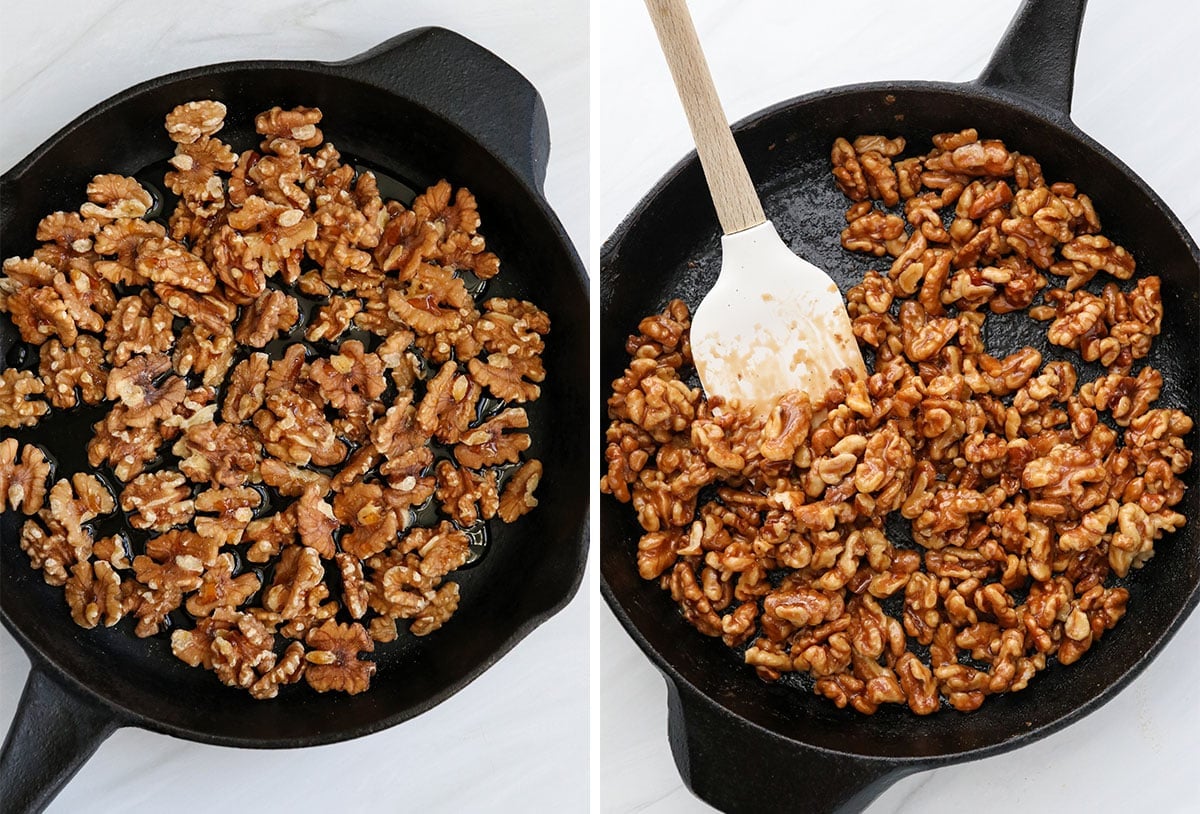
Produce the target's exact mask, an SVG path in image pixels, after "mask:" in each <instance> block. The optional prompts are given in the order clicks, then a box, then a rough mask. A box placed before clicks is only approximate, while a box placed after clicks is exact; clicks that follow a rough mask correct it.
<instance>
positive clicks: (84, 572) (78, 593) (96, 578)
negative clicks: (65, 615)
mask: <svg viewBox="0 0 1200 814" xmlns="http://www.w3.org/2000/svg"><path fill="white" fill-rule="evenodd" d="M64 591H65V593H66V596H67V604H68V605H69V606H70V607H71V618H72V619H74V620H75V624H77V625H79V626H80V627H84V628H89V629H90V628H94V627H95V626H96V625H97V624H98V623H99V622H101V621H103V622H104V626H105V627H112V626H113V625H115V624H116V623H117V622H119V621H121V617H122V616H123V615H124V611H123V609H122V605H121V578H120V577H119V576H117V574H116V572H115V571H113V569H112V566H111V565H109V564H108V563H107V562H95V563H92V562H86V561H84V562H80V563H76V564H75V565H74V566H72V567H71V578H70V579H68V580H67V582H66V585H65V586H64Z"/></svg>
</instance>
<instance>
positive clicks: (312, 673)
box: [304, 620, 375, 695]
mask: <svg viewBox="0 0 1200 814" xmlns="http://www.w3.org/2000/svg"><path fill="white" fill-rule="evenodd" d="M306 642H307V644H308V646H309V648H310V649H309V651H308V653H306V654H305V656H304V658H305V660H306V661H307V662H308V669H307V670H306V671H305V674H304V677H305V680H307V681H308V686H310V687H312V688H313V689H314V690H316V691H317V692H328V691H330V690H337V691H339V692H344V693H346V694H348V695H357V694H358V693H360V692H363V691H365V690H366V689H367V687H368V686H369V685H370V683H371V676H373V675H374V674H375V662H373V661H362V660H360V659H359V656H360V655H361V654H362V653H370V652H372V651H374V650H375V642H374V641H372V640H371V637H370V635H369V634H368V633H367V630H366V628H364V627H363V626H362V625H360V624H358V623H357V622H355V623H352V624H349V625H342V624H338V623H337V622H334V621H333V620H330V621H328V622H326V623H325V624H323V625H322V626H321V627H319V628H316V629H315V630H312V631H309V634H308V637H307V639H306Z"/></svg>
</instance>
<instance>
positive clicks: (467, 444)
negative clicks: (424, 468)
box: [454, 407, 530, 469]
mask: <svg viewBox="0 0 1200 814" xmlns="http://www.w3.org/2000/svg"><path fill="white" fill-rule="evenodd" d="M528 426H529V418H528V416H527V415H526V414H525V410H524V408H522V407H512V408H509V409H507V410H504V411H502V412H500V413H498V414H497V415H495V416H494V417H492V418H489V419H488V420H487V421H485V422H483V423H482V424H480V425H479V426H478V427H475V428H474V429H471V430H468V431H467V432H466V433H465V434H464V435H463V436H462V437H461V438H460V439H459V442H458V444H457V445H455V447H454V459H455V460H456V461H458V462H459V463H460V464H462V465H463V466H465V467H467V468H468V469H482V468H483V467H485V466H496V465H497V464H501V463H516V462H517V461H518V460H520V454H521V453H522V452H524V451H525V450H527V449H529V444H530V439H529V436H528V435H527V434H526V433H523V432H514V433H505V430H509V429H521V428H524V427H528Z"/></svg>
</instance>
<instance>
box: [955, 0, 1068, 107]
mask: <svg viewBox="0 0 1200 814" xmlns="http://www.w3.org/2000/svg"><path fill="white" fill-rule="evenodd" d="M1086 8H1087V0H1025V2H1024V3H1023V4H1022V5H1021V8H1020V9H1018V10H1017V15H1016V17H1014V18H1013V21H1012V22H1011V23H1009V26H1008V30H1007V31H1005V32H1004V36H1003V37H1002V38H1001V40H1000V44H999V45H997V46H996V50H995V51H994V52H992V58H991V61H989V62H988V64H987V67H986V68H984V69H983V73H981V74H980V75H979V79H978V80H976V81H977V83H978V84H979V85H980V86H981V87H983V88H989V89H992V90H997V91H1001V92H1002V93H1006V94H1008V95H1012V96H1017V97H1019V98H1020V99H1021V100H1023V101H1026V102H1032V103H1033V104H1034V105H1036V106H1039V107H1043V108H1049V110H1050V111H1051V112H1052V113H1054V114H1056V117H1059V118H1063V119H1069V118H1070V115H1071V96H1072V94H1073V93H1074V90H1075V56H1076V54H1077V53H1078V50H1079V31H1080V28H1081V27H1082V26H1083V12H1084V10H1085V9H1086Z"/></svg>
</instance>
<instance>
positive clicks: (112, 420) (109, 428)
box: [87, 405, 163, 482]
mask: <svg viewBox="0 0 1200 814" xmlns="http://www.w3.org/2000/svg"><path fill="white" fill-rule="evenodd" d="M126 418H127V411H126V409H125V408H124V407H123V406H120V405H118V406H117V407H114V408H113V410H112V411H111V412H109V414H108V415H107V416H105V417H104V418H103V419H101V420H100V421H98V422H96V423H95V424H94V425H93V427H92V428H93V429H94V430H95V434H94V435H93V436H92V440H91V441H89V442H88V447H87V453H88V463H90V464H91V465H92V466H100V465H101V464H107V465H108V466H110V467H112V470H113V474H115V475H116V476H117V478H118V479H119V480H121V481H124V482H127V481H129V479H130V478H133V477H135V476H137V475H138V474H140V473H141V472H142V471H143V470H144V469H145V468H146V466H147V464H149V463H150V462H151V461H153V460H154V459H155V458H157V457H158V450H159V447H160V446H161V445H162V441H163V439H162V435H161V434H160V432H159V430H158V428H156V427H153V426H145V427H131V426H129V424H128V422H127V421H126Z"/></svg>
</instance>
